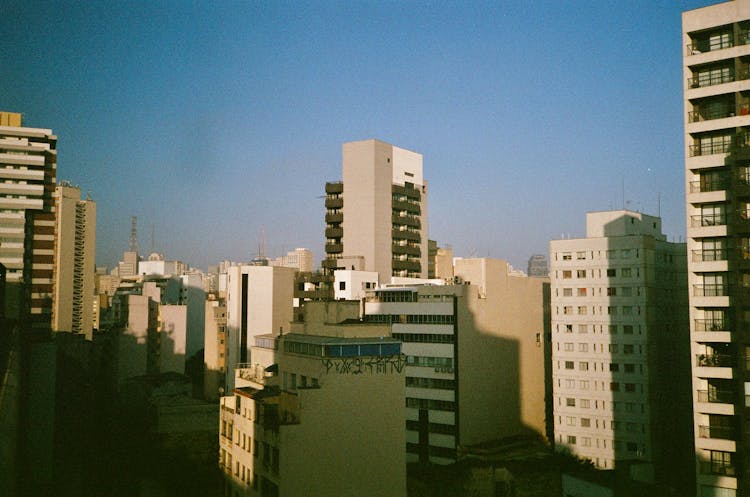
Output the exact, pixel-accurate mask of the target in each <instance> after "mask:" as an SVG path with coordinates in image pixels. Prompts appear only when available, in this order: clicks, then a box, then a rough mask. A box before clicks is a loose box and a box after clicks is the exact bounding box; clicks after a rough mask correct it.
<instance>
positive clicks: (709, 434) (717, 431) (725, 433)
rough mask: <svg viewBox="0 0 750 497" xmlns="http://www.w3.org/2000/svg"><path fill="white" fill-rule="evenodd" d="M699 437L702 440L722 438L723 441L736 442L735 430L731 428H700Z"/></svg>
mask: <svg viewBox="0 0 750 497" xmlns="http://www.w3.org/2000/svg"><path fill="white" fill-rule="evenodd" d="M698 436H699V437H700V438H720V439H723V440H734V438H735V433H734V429H732V427H730V426H699V427H698Z"/></svg>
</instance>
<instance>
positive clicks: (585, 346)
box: [578, 343, 589, 352]
mask: <svg viewBox="0 0 750 497" xmlns="http://www.w3.org/2000/svg"><path fill="white" fill-rule="evenodd" d="M588 351H589V344H587V343H579V344H578V352H588Z"/></svg>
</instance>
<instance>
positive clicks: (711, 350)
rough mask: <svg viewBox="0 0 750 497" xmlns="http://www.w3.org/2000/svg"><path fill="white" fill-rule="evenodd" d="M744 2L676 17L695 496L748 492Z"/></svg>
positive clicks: (749, 274) (748, 87)
mask: <svg viewBox="0 0 750 497" xmlns="http://www.w3.org/2000/svg"><path fill="white" fill-rule="evenodd" d="M749 34H750V2H748V1H746V0H737V1H732V2H724V3H720V4H717V5H712V6H709V7H705V8H701V9H696V10H691V11H688V12H684V13H683V15H682V37H683V39H682V46H683V47H685V51H684V52H683V53H684V55H683V77H684V80H683V81H685V86H684V102H685V121H684V125H685V187H686V192H687V199H686V210H687V219H688V226H687V243H688V250H689V253H690V254H691V257H690V259H689V262H688V277H689V284H690V330H691V343H692V345H691V346H692V350H691V360H692V371H693V375H692V377H693V411H694V433H695V458H696V471H697V492H698V495H701V496H718V495H721V496H735V495H737V496H747V495H750V445H749V444H748V441H749V440H750V438H748V437H749V436H750V430H749V428H750V416H749V413H748V409H747V405H748V403H747V401H746V399H747V395H748V394H750V368H749V367H748V366H747V365H748V364H750V362H748V359H750V342H749V341H748V334H747V333H748V331H750V324H749V323H750V319H748V317H749V314H748V310H750V291H749V290H750V221H749V220H750V153H748V151H749V149H748V145H749V144H750V141H749V140H748V130H749V129H750V128H749V127H750V79H748V69H749V68H750V66H748V57H750V35H749Z"/></svg>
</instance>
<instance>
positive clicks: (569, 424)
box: [565, 416, 576, 426]
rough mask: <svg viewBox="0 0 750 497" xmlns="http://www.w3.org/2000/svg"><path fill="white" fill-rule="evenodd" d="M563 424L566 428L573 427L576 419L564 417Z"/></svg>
mask: <svg viewBox="0 0 750 497" xmlns="http://www.w3.org/2000/svg"><path fill="white" fill-rule="evenodd" d="M565 424H566V425H568V426H575V425H576V418H574V417H573V416H566V417H565Z"/></svg>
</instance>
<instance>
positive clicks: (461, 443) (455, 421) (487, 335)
mask: <svg viewBox="0 0 750 497" xmlns="http://www.w3.org/2000/svg"><path fill="white" fill-rule="evenodd" d="M455 274H456V280H455V281H457V284H453V283H452V282H451V284H448V285H436V284H419V283H413V284H408V283H407V284H403V285H397V284H393V285H384V286H383V285H381V287H380V288H378V289H376V290H375V291H373V292H370V293H369V294H368V298H367V300H366V302H365V320H366V321H367V322H377V323H384V324H388V325H390V326H391V329H392V336H393V337H394V338H396V339H398V340H401V341H402V342H403V352H404V354H406V356H407V362H406V399H405V403H406V430H407V431H406V437H407V438H406V442H407V443H406V452H407V461H409V462H417V461H419V462H428V461H429V462H433V463H438V464H449V463H453V462H455V461H456V460H457V459H458V457H459V454H460V453H461V451H463V450H465V449H467V448H469V447H471V446H474V445H477V444H480V443H482V442H487V441H490V440H497V439H501V438H505V437H513V436H545V435H546V434H547V431H548V429H547V421H546V407H545V406H546V401H547V397H548V396H549V395H548V392H547V390H546V386H545V371H546V369H547V368H548V365H547V363H548V360H549V349H548V347H547V346H545V338H544V337H545V332H546V331H547V323H548V321H547V319H548V312H549V306H548V301H547V300H546V299H547V298H548V297H547V295H548V294H547V293H546V289H547V288H548V283H547V282H546V281H544V280H543V279H538V278H527V277H525V276H523V277H521V276H513V275H511V274H509V266H508V264H507V263H506V262H505V261H501V260H495V259H463V260H459V261H457V265H456V267H455ZM488 413H492V415H491V416H490V415H488Z"/></svg>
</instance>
